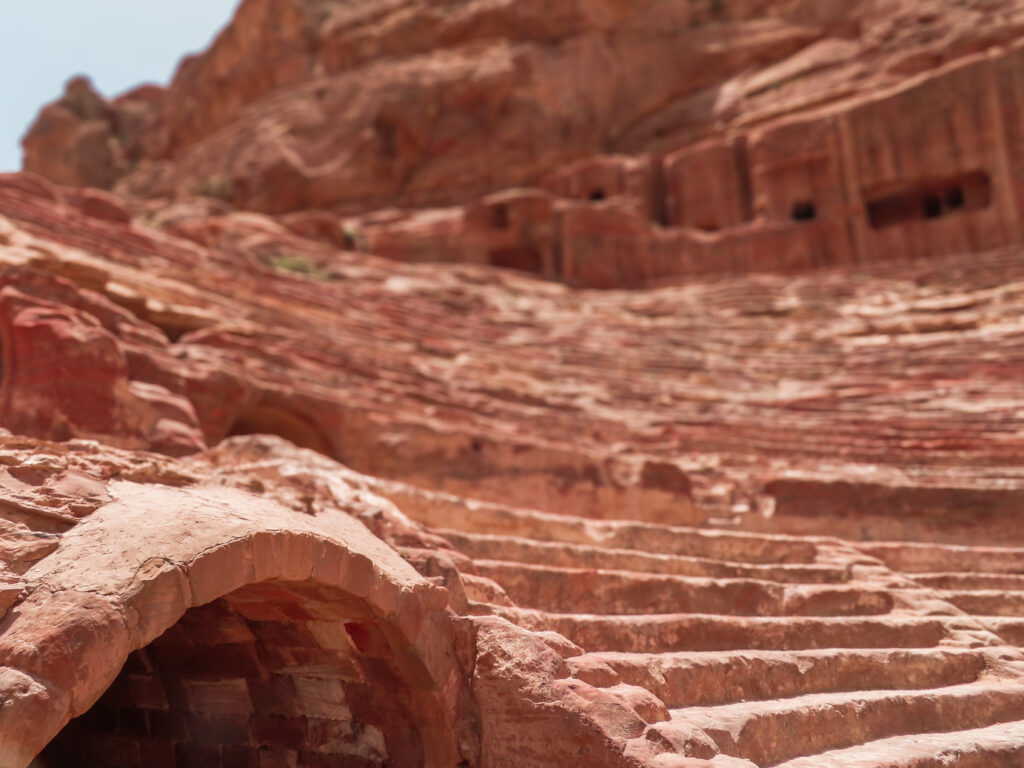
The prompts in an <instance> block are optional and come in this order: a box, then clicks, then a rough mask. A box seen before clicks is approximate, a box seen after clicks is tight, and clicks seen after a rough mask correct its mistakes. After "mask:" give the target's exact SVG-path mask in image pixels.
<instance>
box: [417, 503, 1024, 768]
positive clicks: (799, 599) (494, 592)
mask: <svg viewBox="0 0 1024 768" xmlns="http://www.w3.org/2000/svg"><path fill="white" fill-rule="evenodd" d="M415 516H416V517H417V518H418V519H419V522H421V523H423V524H425V525H426V526H427V527H428V528H429V529H430V530H431V532H432V533H434V534H437V535H439V536H441V537H443V538H444V539H446V540H447V541H448V542H449V543H450V544H451V545H452V547H453V548H454V549H456V550H458V552H460V553H461V554H462V555H465V556H466V557H467V558H469V559H471V563H472V565H471V566H469V565H466V566H465V567H464V568H463V570H465V573H464V574H463V578H462V581H463V587H464V589H465V591H466V594H467V597H468V598H469V608H468V611H469V613H471V614H475V615H497V616H501V617H503V618H505V619H507V620H509V621H511V622H513V623H515V624H518V625H519V626H521V627H524V628H527V629H529V630H533V631H537V632H550V631H554V632H557V633H559V634H561V635H563V636H564V637H565V638H567V639H568V640H569V641H570V642H571V643H572V644H575V646H577V647H578V649H579V651H578V652H575V651H574V653H575V655H571V656H570V658H568V659H567V663H568V665H569V668H570V669H571V671H572V675H573V676H574V677H576V678H578V679H580V680H582V681H584V682H586V683H589V684H591V685H594V686H597V687H599V688H607V689H614V688H615V687H617V686H622V685H628V686H638V687H641V688H644V689H646V690H648V691H650V692H651V693H653V694H654V695H655V696H656V697H657V698H658V699H660V700H661V702H663V703H664V705H665V709H664V710H663V711H662V712H660V713H656V714H655V716H654V717H653V718H652V726H651V728H650V729H649V730H648V732H647V735H646V738H648V739H649V740H650V739H652V738H654V734H660V735H661V736H663V737H664V739H665V743H666V744H669V745H671V748H669V750H668V751H670V752H672V751H679V752H684V753H686V754H689V755H692V756H693V757H695V758H713V757H716V754H717V755H718V757H717V759H718V760H719V761H722V760H723V759H724V758H725V757H726V756H728V757H730V758H735V759H737V760H738V761H739V762H737V763H736V764H737V765H754V766H758V768H769V767H772V768H776V767H778V768H782V767H784V768H833V767H836V768H854V766H856V768H869V767H870V768H883V767H884V768H896V767H897V766H898V767H899V768H926V767H927V768H930V767H931V766H936V767H937V766H943V768H948V767H949V766H958V767H960V766H985V767H986V768H992V767H993V766H1019V765H1021V764H1022V762H1021V761H1022V759H1024V747H1022V746H1021V744H1022V743H1024V653H1022V651H1021V650H1020V648H1019V647H1018V646H1021V645H1024V591H1019V590H1020V588H1021V587H1022V586H1024V575H1021V574H1020V573H1015V571H1024V549H1011V548H988V549H987V550H986V549H980V550H979V549H969V550H968V549H965V548H958V547H951V546H942V545H921V544H907V543H880V544H863V545H855V544H849V543H846V542H843V541H841V540H838V539H829V538H810V537H788V536H777V535H755V534H740V533H732V532H723V531H709V530H703V529H693V528H680V527H669V526H660V525H655V524H650V523H641V522H633V521H628V522H627V521H594V520H588V519H583V518H576V517H570V516H556V515H550V514H545V513H540V512H535V511H530V510H521V509H511V508H507V507H500V506H498V505H488V504H481V505H474V506H472V508H471V511H467V509H466V508H463V510H462V513H461V514H453V511H452V510H451V509H445V508H444V505H438V506H431V505H418V506H416V507H415ZM466 562H467V563H468V562H469V561H468V560H467V561H466ZM961 569H962V570H961ZM659 720H660V722H659ZM695 745H696V746H695ZM744 761H747V762H744ZM666 764H669V763H666ZM723 764H726V763H723ZM727 764H729V765H732V763H727Z"/></svg>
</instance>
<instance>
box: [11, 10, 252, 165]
mask: <svg viewBox="0 0 1024 768" xmlns="http://www.w3.org/2000/svg"><path fill="white" fill-rule="evenodd" d="M237 2H238V0H20V1H19V0H0V172H3V171H12V170H17V169H19V168H20V167H21V146H20V145H19V141H20V140H21V136H22V134H24V133H25V130H26V129H27V128H28V126H29V124H30V123H31V122H32V120H33V119H34V118H35V115H36V113H37V112H38V111H39V108H40V107H41V106H42V105H43V104H45V103H47V102H49V101H52V100H53V99H55V98H57V97H58V96H59V95H60V94H61V92H62V91H63V89H64V83H65V82H66V81H67V80H68V79H69V78H70V77H72V76H73V75H76V74H84V75H88V76H89V77H90V78H91V79H92V82H93V84H94V85H95V86H96V88H97V89H98V90H99V91H100V92H101V93H103V94H105V95H107V96H112V95H116V94H118V93H122V92H124V91H126V90H128V89H129V88H131V87H132V86H134V85H138V84H139V83H146V82H149V83H152V82H156V83H167V82H168V81H169V80H170V78H171V75H172V74H173V72H174V70H175V69H176V68H177V65H178V61H179V59H181V57H182V56H184V55H185V54H186V53H194V52H196V51H199V50H202V49H203V48H205V47H206V46H207V44H208V43H209V42H210V40H211V39H213V36H214V35H215V34H216V33H217V31H218V30H219V29H220V28H221V27H223V26H224V25H225V24H226V23H227V22H228V20H229V19H230V18H231V14H232V13H233V11H234V8H235V5H236V4H237Z"/></svg>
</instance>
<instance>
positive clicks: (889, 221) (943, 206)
mask: <svg viewBox="0 0 1024 768" xmlns="http://www.w3.org/2000/svg"><path fill="white" fill-rule="evenodd" d="M864 198H865V207H866V208H867V214H868V221H869V222H870V223H871V226H872V227H874V228H875V229H882V228H884V227H890V226H893V225H896V224H903V223H906V222H909V221H921V220H929V219H940V218H942V217H944V216H948V215H949V214H952V213H958V212H963V211H979V210H982V209H984V208H987V207H988V206H989V205H991V203H992V181H991V179H990V178H989V175H988V174H987V173H985V172H984V171H973V172H971V173H966V174H963V175H961V176H951V177H947V178H943V179H927V180H922V181H917V182H915V183H912V184H908V185H906V186H903V187H900V188H896V189H892V188H890V189H888V190H886V191H885V192H884V193H883V192H876V193H874V194H865V196H864Z"/></svg>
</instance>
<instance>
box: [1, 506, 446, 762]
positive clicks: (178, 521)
mask: <svg viewBox="0 0 1024 768" xmlns="http://www.w3.org/2000/svg"><path fill="white" fill-rule="evenodd" d="M121 490H122V493H121V497H120V499H119V501H118V502H117V503H115V504H112V505H109V506H107V507H104V508H103V509H101V510H99V511H98V512H96V513H95V514H94V515H93V516H92V517H91V518H89V519H88V520H87V521H85V522H84V523H82V524H81V525H79V526H78V527H77V528H76V529H74V530H72V531H71V532H69V533H68V534H66V535H65V537H64V541H63V543H62V545H61V548H60V549H59V550H58V551H57V552H56V553H54V554H53V555H51V556H50V557H49V558H47V559H46V560H45V561H44V562H43V564H41V565H43V566H45V568H44V569H43V570H42V571H41V572H39V573H34V574H33V573H30V574H28V575H29V576H30V577H33V582H34V584H35V588H34V589H33V588H32V587H31V586H30V594H29V596H28V597H27V599H26V600H25V601H24V602H22V603H21V604H20V605H19V606H18V607H16V608H15V609H14V610H13V611H12V612H11V614H10V615H9V616H8V618H7V619H6V620H5V624H6V628H5V632H4V634H3V636H2V638H0V664H2V665H3V667H2V668H0V678H3V679H2V680H0V682H2V683H4V688H5V690H7V691H17V695H16V696H14V697H13V698H11V699H9V700H8V702H7V704H8V705H7V706H5V707H4V708H2V709H0V752H2V754H3V755H4V757H5V761H4V763H3V764H4V765H5V766H7V765H10V766H12V768H13V767H14V766H25V765H28V764H30V762H32V761H33V758H35V763H34V765H38V766H41V767H42V766H45V768H63V766H71V765H75V766H90V765H96V766H100V765H102V766H105V767H106V768H116V767H118V766H140V767H141V766H146V767H147V768H149V767H150V766H153V768H160V767H161V766H175V768H177V766H190V768H191V767H195V768H203V767H204V766H210V767H211V768H213V767H214V766H216V767H217V768H234V767H235V766H240V767H241V766H252V768H268V767H269V768H276V767H277V766H282V767H287V768H299V767H300V766H307V767H308V768H319V767H320V766H327V765H331V766H335V765H346V766H348V765H351V766H360V767H362V766H366V767H369V766H376V765H381V766H383V765H389V766H390V765H394V766H453V765H458V764H459V763H460V762H461V761H462V756H461V755H460V754H459V749H458V746H457V738H456V735H455V734H456V731H457V727H456V725H457V724H456V719H457V717H458V712H459V710H460V706H461V700H462V697H463V696H465V695H466V693H465V686H464V684H463V680H464V676H463V675H462V672H461V670H460V668H459V667H458V664H457V662H456V660H455V653H454V627H453V625H452V620H451V617H450V614H449V613H448V612H447V610H446V608H445V606H446V594H445V593H444V591H443V590H441V589H439V588H437V587H435V586H434V585H432V584H430V583H429V582H426V581H425V580H423V579H422V578H421V577H420V576H419V575H418V574H416V573H415V571H413V570H412V569H411V567H409V566H408V565H407V564H406V563H405V562H404V561H403V560H401V558H400V557H398V555H397V554H396V553H394V552H393V551H392V550H390V549H389V548H388V547H386V546H385V545H384V544H383V543H382V542H380V541H379V540H377V539H376V538H374V537H373V536H372V534H370V533H369V531H367V530H366V529H365V528H364V527H363V526H362V525H361V524H359V523H358V522H356V521H355V520H352V519H351V518H348V517H347V516H345V515H341V514H338V515H331V516H321V517H313V516H308V515H296V513H294V512H290V511H288V510H286V509H284V508H282V507H280V506H278V505H276V504H274V503H273V502H270V501H267V500H264V499H260V498H258V497H254V496H252V495H250V494H246V493H243V492H240V491H236V490H234V489H224V488H201V489H170V488H154V487H148V486H131V487H128V488H122V489H121ZM101 561H102V562H106V563H107V567H106V569H102V568H97V565H98V563H99V562H101ZM18 681H20V683H19V684H15V683H17V682H18ZM69 720H70V722H69ZM26 723H33V727H32V728H26V727H25V724H26Z"/></svg>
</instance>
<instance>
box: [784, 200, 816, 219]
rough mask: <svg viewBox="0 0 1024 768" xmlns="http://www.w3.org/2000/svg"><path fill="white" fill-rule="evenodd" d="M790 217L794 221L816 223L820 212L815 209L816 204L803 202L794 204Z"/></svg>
mask: <svg viewBox="0 0 1024 768" xmlns="http://www.w3.org/2000/svg"><path fill="white" fill-rule="evenodd" d="M789 215H790V217H791V218H792V219H793V221H814V220H815V219H816V218H817V217H818V210H817V208H815V206H814V203H812V202H810V201H808V200H801V201H799V202H796V203H793V209H792V210H791V211H790V214H789Z"/></svg>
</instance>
